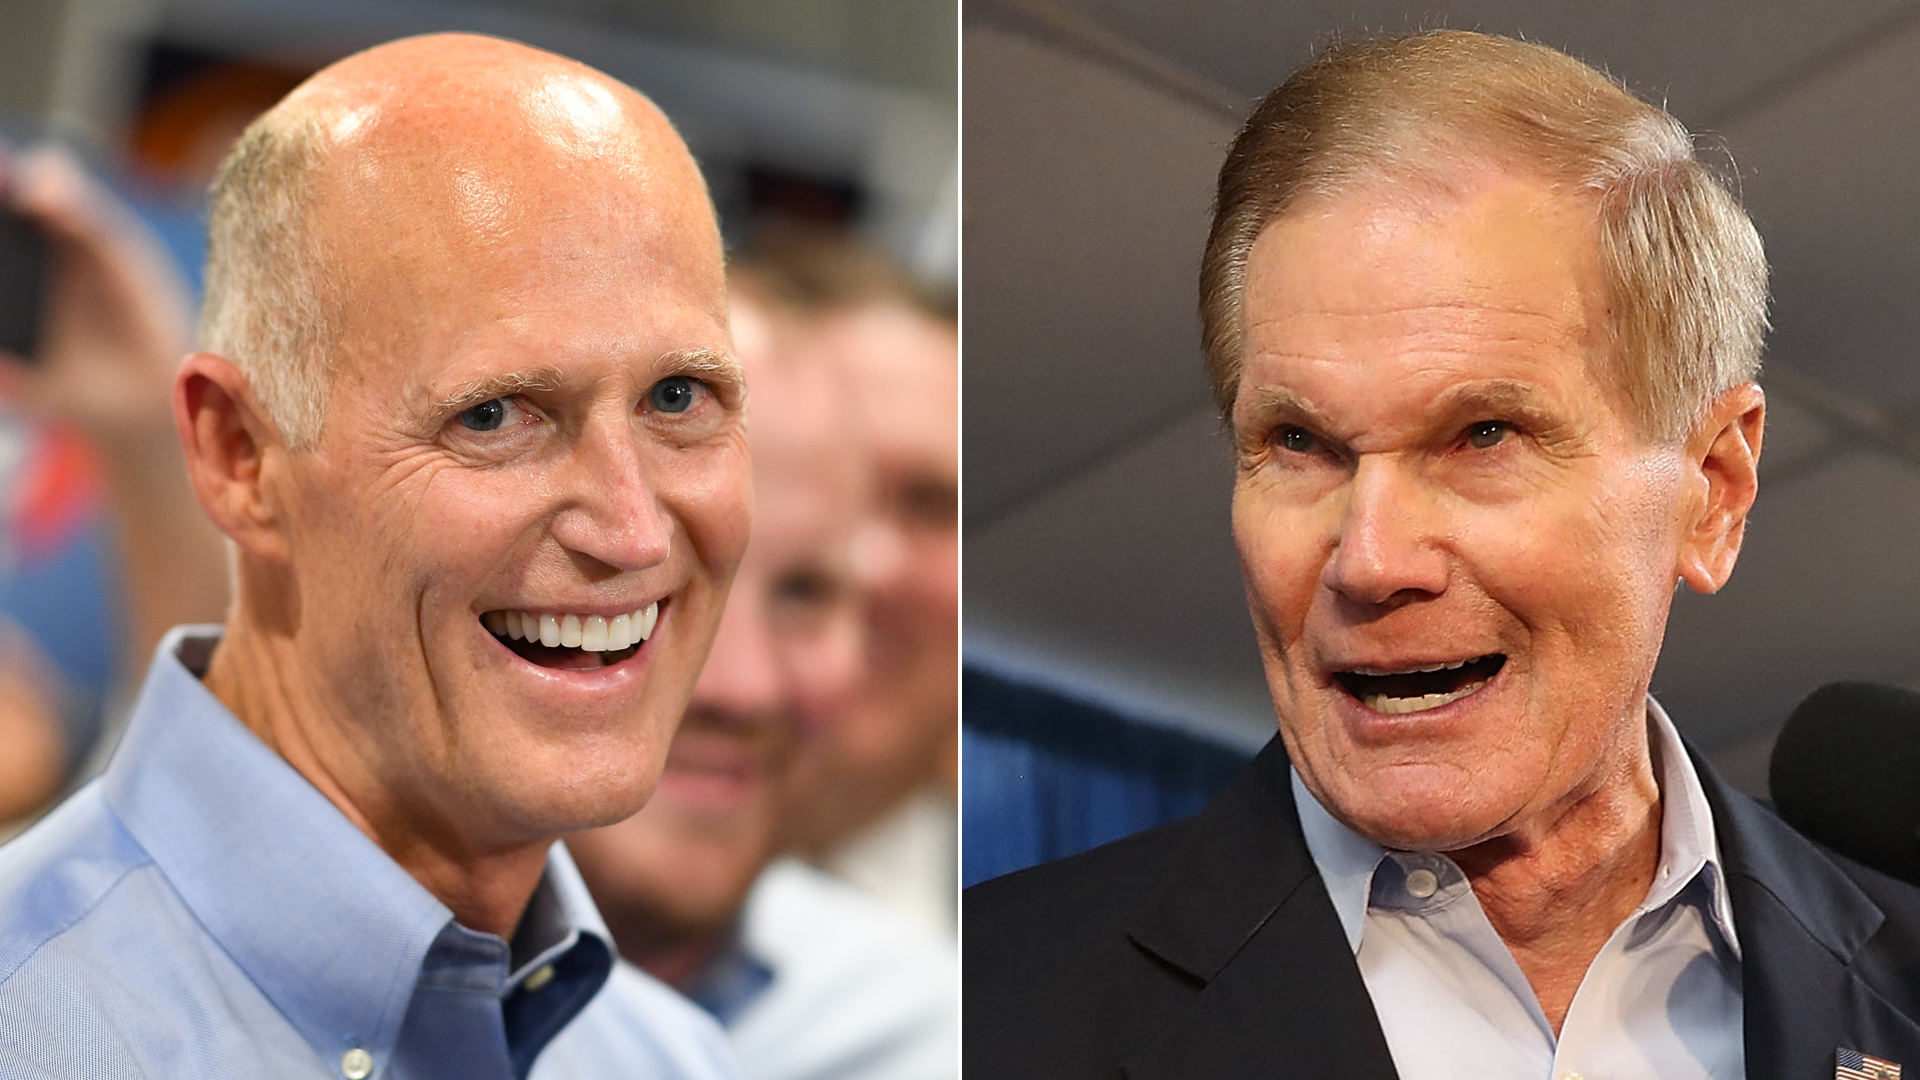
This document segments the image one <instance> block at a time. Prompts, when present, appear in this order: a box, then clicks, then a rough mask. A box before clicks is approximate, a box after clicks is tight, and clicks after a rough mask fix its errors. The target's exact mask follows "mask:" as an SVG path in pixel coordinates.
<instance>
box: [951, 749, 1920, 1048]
mask: <svg viewBox="0 0 1920 1080" xmlns="http://www.w3.org/2000/svg"><path fill="white" fill-rule="evenodd" d="M1696 766H1697V767H1698V769H1699V771H1700V780H1701V783H1702V784H1703V785H1704V786H1705V788H1706V792H1707V799H1708V801H1709V802H1710V803H1711V804H1712V806H1713V814H1714V827H1715V830H1716V832H1717V835H1718V837H1719V842H1720V849H1721V855H1722V858H1723V862H1724V869H1725V871H1726V876H1727V886H1728V892H1729V894H1730V899H1731V900H1732V905H1733V917H1734V925H1735V929H1736V931H1737V932H1738V934H1739V936H1740V945H1741V950H1742V983H1743V987H1744V991H1745V1015H1746V1019H1745V1025H1746V1033H1745V1034H1746V1058H1747V1076H1748V1077H1749V1078H1750V1080H1786V1078H1793V1080H1831V1078H1832V1077H1833V1075H1834V1050H1835V1049H1836V1048H1838V1047H1842V1046H1845V1047H1849V1048H1852V1049H1855V1050H1859V1051H1862V1052H1864V1053H1867V1054H1872V1055H1874V1056H1876V1057H1880V1058H1885V1059H1888V1060H1891V1061H1896V1062H1901V1063H1903V1064H1904V1065H1905V1066H1906V1069H1907V1071H1908V1072H1909V1074H1913V1073H1920V1023H1917V1022H1916V1019H1915V1018H1916V1017H1920V889H1915V888H1913V887H1912V886H1909V885H1906V884H1904V883H1901V882H1899V881H1896V880H1894V879H1892V878H1889V877H1887V876H1885V875H1883V874H1880V873H1877V872H1875V871H1873V870H1870V869H1867V868H1866V867H1863V866H1860V865H1859V864H1857V863H1853V862H1850V861H1848V860H1846V859H1844V858H1843V857H1841V856H1839V855H1836V854H1833V853H1832V852H1829V851H1827V850H1825V849H1824V848H1820V847H1818V846H1816V845H1815V844H1813V843H1812V842H1810V841H1808V840H1806V839H1805V838H1803V837H1802V836H1800V835H1799V834H1798V833H1796V832H1794V831H1793V830H1792V829H1791V828H1790V827H1788V826H1787V825H1786V824H1784V823H1783V822H1781V821H1780V820H1779V819H1778V818H1776V817H1774V816H1773V814H1772V813H1771V812H1769V811H1768V810H1766V809H1764V808H1762V807H1761V806H1760V805H1759V804H1757V803H1755V802H1754V801H1753V800H1751V799H1749V798H1747V797H1746V796H1744V795H1741V794H1740V793H1739V792H1737V791H1734V790H1733V789H1731V788H1729V787H1728V786H1727V785H1726V784H1725V782H1723V781H1722V780H1720V779H1719V777H1718V776H1716V775H1715V774H1714V773H1713V771H1712V770H1711V769H1710V768H1708V767H1707V766H1706V765H1705V763H1703V762H1699V761H1697V760H1696ZM1916 782H1920V780H1917V781H1916ZM963 910H964V923H963V925H964V927H965V930H964V950H965V960H964V964H965V968H964V973H965V984H964V985H965V991H964V1004H965V1012H964V1014H963V1018H964V1029H965V1036H964V1056H963V1058H962V1061H963V1067H964V1069H965V1073H966V1075H967V1076H969V1077H978V1078H981V1080H989V1078H991V1080H1018V1078H1023V1077H1033V1078H1035V1080H1040V1078H1045V1080H1075V1078H1079V1077H1103V1078H1111V1077H1114V1076H1126V1077H1131V1078H1133V1080H1170V1078H1174V1077H1193V1078H1196V1080H1200V1078H1204V1080H1232V1078H1239V1077H1262V1076H1264V1077H1315V1078H1335V1077H1338V1078H1347V1077H1354V1078H1372V1077H1391V1076H1394V1075H1395V1074H1394V1069H1393V1061H1392V1058H1391V1057H1390V1056H1389V1054H1388V1052H1387V1045H1386V1040H1385V1037H1384V1036H1383V1035H1382V1034H1381V1032H1380V1025H1379V1021H1378V1020H1377V1019H1376V1018H1375V1015H1374V1011H1373V1003H1372V1000H1371V999H1370V998H1368V996H1367V990H1366V986H1365V985H1364V984H1363V983H1362V981H1361V978H1360V971H1359V968H1358V967H1357V966H1356V965H1355V963H1354V958H1353V953H1352V951H1351V950H1350V949H1349V947H1348V945H1347V940H1346V937H1345V935H1344V934H1343V933H1342V932H1341V929H1340V922H1339V919H1338V917H1337V916H1336V915H1335V914H1334V910H1333V905H1332V903H1331V901H1329V900H1328V899H1327V892H1326V888H1325V887H1324V886H1323V885H1322V883H1321V881H1320V875H1319V872H1318V871H1317V870H1316V869H1315V867H1314V864H1313V858H1312V856H1311V855H1309V854H1308V852H1307V846H1306V840H1305V839H1304V837H1303V836H1302V835H1301V832H1300V820H1299V817H1298V815H1297V814H1296V812H1295V810H1294V805H1293V796H1292V793H1291V791H1290V789H1289V786H1288V780H1287V758H1286V753H1285V751H1284V750H1283V749H1282V748H1281V746H1280V741H1279V739H1277V738H1276V739H1274V740H1273V741H1272V742H1271V743H1269V744H1268V745H1267V748H1266V749H1265V750H1264V751H1262V752H1261V754H1260V756H1259V757H1258V758H1256V759H1255V760H1254V762H1253V763H1252V764H1251V765H1249V766H1248V767H1247V769H1246V771H1245V772H1243V773H1241V774H1240V775H1239V776H1238V777H1236V778H1235V779H1234V780H1233V781H1232V783H1230V784H1229V785H1228V786H1227V788H1226V789H1225V790H1224V791H1222V792H1221V794H1220V795H1219V796H1218V797H1217V798H1215V799H1214V801H1213V802H1211V803H1209V804H1208V805H1207V808H1206V809H1205V810H1203V811H1201V812H1200V813H1199V814H1198V815H1196V816H1194V817H1191V818H1187V819H1185V820H1182V821H1177V822H1174V823H1172V824H1170V825H1164V826H1161V827H1160V828H1157V829H1152V830H1149V831H1147V832H1144V833H1140V834H1138V835H1135V836H1131V837H1128V838H1126V839H1124V840H1120V841H1117V842H1115V843H1112V844H1108V845H1107V846H1105V847H1101V848H1096V849H1094V850H1093V851H1089V852H1087V853H1085V854H1083V855H1078V856H1075V857H1073V858H1070V859H1062V860H1060V861H1059V862H1054V863H1047V864H1045V865H1042V866H1037V867H1034V868H1032V869H1030V870H1024V871H1021V872H1019V873H1016V874H1009V875H1007V876H1006V877H1002V878H996V879H994V880H992V881H989V882H985V883H983V884H981V885H978V886H975V887H974V888H972V889H969V890H967V892H966V895H965V901H964V908H963Z"/></svg>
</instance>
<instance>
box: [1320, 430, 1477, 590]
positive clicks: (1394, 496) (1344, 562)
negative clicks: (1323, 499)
mask: <svg viewBox="0 0 1920 1080" xmlns="http://www.w3.org/2000/svg"><path fill="white" fill-rule="evenodd" d="M1338 528H1339V532H1338V534H1337V535H1336V536H1335V537H1334V546H1333V551H1332V553H1331V554H1330V555H1328V557H1327V561H1326V564H1325V565H1324V567H1323V568H1322V569H1321V573H1320V583H1321V584H1322V585H1325V586H1326V587H1327V588H1329V589H1331V590H1333V591H1334V592H1336V593H1338V594H1340V595H1341V596H1343V597H1345V598H1347V599H1349V600H1352V601H1354V602H1356V603H1360V604H1369V605H1382V604H1395V603H1400V602H1403V601H1405V600H1409V599H1414V598H1417V597H1420V596H1436V595H1438V594H1440V593H1441V592H1443V591H1444V590H1445V589H1446V587H1447V570H1448V563H1447V557H1446V554H1445V552H1444V551H1443V550H1442V548H1441V546H1440V544H1439V540H1440V539H1441V535H1442V532H1443V528H1442V527H1441V525H1440V523H1438V522H1437V521H1436V512H1435V507H1434V505H1433V499H1432V496H1431V493H1430V492H1427V491H1425V490H1424V489H1423V487H1422V485H1421V484H1420V482H1419V481H1418V479H1417V478H1415V477H1410V476H1407V475H1405V471H1404V469H1403V468H1402V467H1400V466H1399V465H1398V464H1397V463H1395V462H1393V461H1388V460H1373V459H1369V458H1367V457H1365V456H1362V458H1361V460H1360V462H1359V464H1358V465H1357V466H1356V467H1355V469H1354V474H1353V479H1352V480H1351V481H1349V482H1348V487H1347V503H1346V508H1345V512H1344V513H1343V514H1342V516H1341V519H1340V522H1339V526H1338Z"/></svg>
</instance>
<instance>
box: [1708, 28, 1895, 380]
mask: <svg viewBox="0 0 1920 1080" xmlns="http://www.w3.org/2000/svg"><path fill="white" fill-rule="evenodd" d="M1917 102H1920V26H1912V27H1908V28H1906V29H1905V30H1904V31H1903V32H1901V33H1899V34H1895V35H1892V36H1889V37H1886V38H1884V39H1882V40H1879V41H1877V42H1876V43H1874V45H1873V47H1871V48H1868V49H1864V50H1862V51H1861V52H1859V53H1858V54H1856V55H1854V56H1853V57H1851V58H1850V60H1849V62H1848V63H1847V64H1845V65H1842V66H1838V67H1834V68H1832V69H1830V70H1825V71H1822V72H1820V73H1819V74H1818V75H1817V77H1814V78H1811V79H1809V80H1808V81H1806V82H1805V83H1803V84H1801V85H1798V86H1795V87H1793V88H1792V89H1791V90H1787V91H1783V92H1782V93H1780V94H1779V95H1777V96H1776V97H1774V98H1773V99H1771V100H1770V101H1769V103H1768V104H1767V105H1766V106H1765V107H1764V108H1760V109H1758V110H1756V111H1754V112H1753V113H1751V114H1750V115H1748V116H1746V117H1745V118H1743V119H1741V120H1740V121H1739V122H1737V123H1735V124H1733V125H1731V126H1729V127H1728V128H1727V129H1726V130H1725V136H1726V138H1727V142H1728V144H1729V145H1730V147H1731V148H1732V150H1733V152H1734V154H1735V156H1736V159H1737V160H1738V162H1739V164H1740V170H1741V174H1742V176H1743V178H1744V181H1745V196H1746V201H1747V204H1748V207H1749V209H1750V211H1751V212H1752V214H1753V216H1754V220H1755V222H1756V223H1757V224H1758V225H1759V227H1760V234H1761V236H1762V237H1763V238H1765V240H1766V245H1767V255H1768V259H1769V261H1770V262H1771V263H1772V265H1773V292H1774V305H1773V322H1774V327H1775V329H1774V333H1773V335H1772V337H1771V338H1770V340H1769V343H1768V353H1769V355H1770V356H1771V357H1772V358H1773V359H1774V360H1775V361H1776V362H1778V363H1781V364H1786V365H1791V366H1792V367H1793V368H1794V370H1796V371H1800V372H1805V373H1807V374H1809V375H1812V376H1814V377H1817V378H1819V379H1821V380H1822V381H1824V382H1827V383H1829V384H1831V385H1833V386H1835V387H1838V388H1840V389H1842V390H1844V391H1846V392H1848V393H1851V394H1854V395H1856V396H1858V397H1860V398H1863V399H1865V400H1868V401H1873V402H1877V403H1883V404H1885V403H1892V402H1900V401H1907V402H1910V401H1914V400H1915V399H1920V362H1916V361H1917V360H1920V357H1917V356H1916V343H1917V342H1920V303H1915V302H1914V300H1915V283H1916V282H1920V131H1916V129H1915V127H1914V124H1913V118H1914V116H1915V103H1917Z"/></svg>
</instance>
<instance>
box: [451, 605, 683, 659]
mask: <svg viewBox="0 0 1920 1080" xmlns="http://www.w3.org/2000/svg"><path fill="white" fill-rule="evenodd" d="M659 620H660V602H659V601H658V600H656V601H654V602H653V603H651V604H648V605H647V606H646V607H643V608H641V609H639V610H638V611H633V612H629V613H627V614H625V615H618V616H615V617H614V618H611V619H609V618H607V617H605V616H603V615H570V614H568V613H566V612H538V611H508V610H500V611H489V612H487V613H486V614H484V615H482V616H480V621H481V622H482V623H484V624H485V625H486V628H487V630H488V632H490V633H492V634H493V636H494V637H496V638H498V639H499V640H500V643H501V644H502V645H505V646H506V647H507V648H509V649H511V650H513V654H514V655H515V656H518V657H519V658H520V659H522V660H525V661H527V662H528V663H530V664H537V665H539V666H540V667H544V668H558V669H560V670H563V671H591V670H593V669H595V668H602V667H612V666H613V665H615V664H618V663H620V662H621V661H623V660H627V659H629V658H631V657H632V656H633V654H634V653H637V652H639V651H640V646H641V645H642V644H643V643H644V642H645V641H646V640H647V639H648V638H650V637H652V636H653V628H654V624H656V623H657V622H659Z"/></svg>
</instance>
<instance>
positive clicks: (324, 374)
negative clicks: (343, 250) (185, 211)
mask: <svg viewBox="0 0 1920 1080" xmlns="http://www.w3.org/2000/svg"><path fill="white" fill-rule="evenodd" d="M326 144H327V135H326V133H325V130H324V128H323V127H322V125H321V124H320V122H319V120H318V119H317V118H315V117H314V116H312V115H310V114H305V113H301V112H298V111H290V110H285V109H274V110H271V111H269V112H267V113H266V114H264V115H262V116H261V117H259V118H258V119H256V120H254V122H253V123H252V124H250V125H248V126H247V129H246V131H245V133H243V134H242V135H241V136H240V139H239V141H238V142H237V143H235V144H234V147H233V150H232V151H231V152H230V153H228V155H227V157H226V160H225V161H224V162H222V163H221V165H220V171H219V173H218V174H217V176H216V177H215V179H214V182H213V198H212V206H211V209H210V211H209V215H208V221H207V275H206V300H205V302H204V303H203V304H202V305H201V309H200V342H201V347H202V348H204V349H206V350H207V351H209V352H213V353H217V354H219V355H221V356H223V357H226V358H227V359H228V360H231V361H232V362H233V363H234V365H235V366H237V367H238V368H239V369H240V370H241V371H242V372H244V373H245V374H246V376H247V382H248V385H249V387H250V388H251V390H252V393H253V397H254V400H255V401H256V403H257V404H258V405H259V406H260V407H261V408H262V409H263V410H265V411H266V413H267V417H268V419H270V420H272V421H273V423H274V424H275V425H276V426H277V427H278V428H279V429H280V434H281V437H282V438H284V439H285V440H286V442H287V445H288V446H289V447H290V448H292V449H295V450H301V449H305V448H306V447H308V446H310V445H312V443H313V441H314V440H315V439H317V438H318V437H319V434H320V427H321V424H322V423H323V421H324V420H325V418H326V408H327V395H328V389H329V387H330V382H331V371H332V363H331V352H332V348H333V343H334V331H335V328H336V322H337V306H338V305H337V303H336V293H337V287H336V286H335V285H334V284H333V276H332V275H331V274H330V273H329V271H328V263H329V260H328V258H327V256H326V248H325V241H324V238H323V237H322V236H321V234H320V232H319V231H318V230H317V229H315V228H314V224H313V221H312V206H313V199H314V192H313V189H314V176H315V173H316V171H317V170H318V168H319V165H320V160H321V157H322V155H323V153H324V151H325V148H326Z"/></svg>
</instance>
